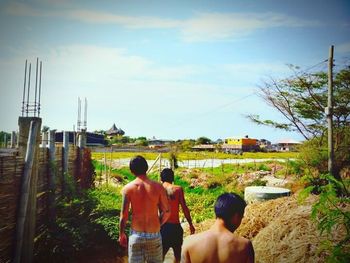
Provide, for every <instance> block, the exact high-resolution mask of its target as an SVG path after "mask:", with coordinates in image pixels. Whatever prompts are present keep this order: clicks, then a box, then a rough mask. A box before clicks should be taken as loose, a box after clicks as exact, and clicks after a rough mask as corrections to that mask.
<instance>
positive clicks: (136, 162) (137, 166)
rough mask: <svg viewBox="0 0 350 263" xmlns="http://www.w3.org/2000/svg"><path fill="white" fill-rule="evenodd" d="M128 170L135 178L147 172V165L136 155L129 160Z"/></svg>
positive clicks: (143, 159)
mask: <svg viewBox="0 0 350 263" xmlns="http://www.w3.org/2000/svg"><path fill="white" fill-rule="evenodd" d="M129 168H130V171H131V172H132V173H133V174H134V175H135V176H139V175H145V174H146V173H147V170H148V164H147V161H146V160H145V158H143V157H142V156H140V155H137V156H135V157H134V158H132V159H131V160H130V163H129Z"/></svg>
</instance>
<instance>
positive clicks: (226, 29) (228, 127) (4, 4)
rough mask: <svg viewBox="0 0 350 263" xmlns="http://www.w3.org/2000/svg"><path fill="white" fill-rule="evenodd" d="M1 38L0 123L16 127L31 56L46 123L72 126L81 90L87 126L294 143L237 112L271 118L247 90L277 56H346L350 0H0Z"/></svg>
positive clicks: (279, 69)
mask: <svg viewBox="0 0 350 263" xmlns="http://www.w3.org/2000/svg"><path fill="white" fill-rule="evenodd" d="M0 35H1V38H0V79H1V82H0V92H1V93H0V94H1V96H0V107H1V108H0V112H1V115H0V130H5V131H11V130H17V129H18V127H17V119H18V116H19V115H20V114H21V101H22V92H23V80H24V63H25V60H26V59H28V61H29V62H31V63H32V66H33V65H34V64H35V61H36V57H39V58H40V60H41V61H42V62H43V75H42V110H41V117H42V118H43V124H44V125H46V126H49V127H50V128H52V129H57V130H72V129H73V125H74V124H76V120H77V99H78V97H81V98H85V97H86V98H87V100H88V130H89V131H94V130H100V129H105V130H107V129H109V128H110V127H111V126H112V124H113V123H115V124H116V125H117V127H118V128H122V129H123V130H124V131H125V132H126V135H129V136H131V137H138V136H146V137H152V136H155V137H157V138H163V139H184V138H198V137H200V136H206V137H209V138H211V139H213V140H216V139H218V138H226V137H231V136H243V135H249V136H250V137H255V138H266V139H269V140H271V141H273V142H274V141H277V140H279V139H282V138H293V139H297V140H298V139H301V137H300V136H299V135H298V134H297V133H286V132H282V131H279V130H275V129H272V128H268V127H261V126H256V125H255V124H254V123H251V122H250V121H249V120H248V119H247V118H246V117H245V116H246V115H248V114H259V115H260V116H261V117H262V118H271V119H275V120H281V117H280V116H279V115H278V113H277V112H276V111H275V110H274V109H272V108H269V107H268V106H267V105H266V104H265V103H264V102H263V101H262V100H261V99H260V98H259V97H258V96H257V95H256V94H255V91H256V90H257V88H258V86H259V85H262V83H263V80H264V79H266V78H269V77H274V78H280V77H285V76H289V75H291V74H292V72H291V71H290V70H289V69H288V67H287V66H286V65H287V64H294V65H298V66H300V67H301V68H302V69H306V68H308V67H310V66H313V65H315V64H317V63H318V62H321V61H323V60H325V59H327V57H328V50H329V46H330V45H332V44H333V45H335V59H336V62H335V63H336V64H338V65H340V64H341V63H344V61H346V60H348V59H349V55H350V1H299V0H294V1H289V0H287V1H277V0H276V1H272V0H270V1H264V0H260V1H164V0H163V1H130V0H129V1H69V0H64V1H59V2H58V1H54V0H36V1H0ZM326 68H327V65H326V63H323V64H321V65H319V66H317V67H316V68H314V70H323V69H326ZM34 79H35V75H34V74H32V80H34ZM34 84H35V82H34V81H32V86H34ZM33 96H34V95H33ZM32 100H33V99H32Z"/></svg>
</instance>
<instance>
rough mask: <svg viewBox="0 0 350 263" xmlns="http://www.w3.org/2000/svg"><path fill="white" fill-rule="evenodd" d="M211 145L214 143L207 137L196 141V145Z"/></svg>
mask: <svg viewBox="0 0 350 263" xmlns="http://www.w3.org/2000/svg"><path fill="white" fill-rule="evenodd" d="M211 143H212V141H211V140H210V139H209V138H207V137H199V138H198V139H197V140H196V144H211Z"/></svg>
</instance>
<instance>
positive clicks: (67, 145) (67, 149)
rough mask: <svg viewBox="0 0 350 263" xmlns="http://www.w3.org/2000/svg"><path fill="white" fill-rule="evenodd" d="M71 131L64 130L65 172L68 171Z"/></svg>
mask: <svg viewBox="0 0 350 263" xmlns="http://www.w3.org/2000/svg"><path fill="white" fill-rule="evenodd" d="M68 153H69V132H67V131H64V132H63V172H64V173H67V172H68Z"/></svg>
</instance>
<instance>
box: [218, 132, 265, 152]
mask: <svg viewBox="0 0 350 263" xmlns="http://www.w3.org/2000/svg"><path fill="white" fill-rule="evenodd" d="M257 141H258V140H257V139H253V138H249V137H248V135H247V136H245V137H231V138H226V139H225V141H224V144H223V145H222V146H221V148H222V150H223V151H225V152H251V151H257V150H258V149H259V146H258V144H257Z"/></svg>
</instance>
